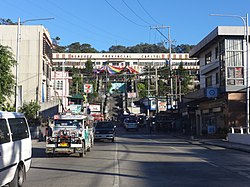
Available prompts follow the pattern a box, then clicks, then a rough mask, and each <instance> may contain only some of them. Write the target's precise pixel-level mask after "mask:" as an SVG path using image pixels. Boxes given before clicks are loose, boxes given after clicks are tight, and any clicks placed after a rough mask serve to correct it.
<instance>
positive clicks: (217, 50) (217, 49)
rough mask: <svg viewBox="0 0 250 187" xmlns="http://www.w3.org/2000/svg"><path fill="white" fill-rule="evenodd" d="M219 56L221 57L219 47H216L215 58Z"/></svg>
mask: <svg viewBox="0 0 250 187" xmlns="http://www.w3.org/2000/svg"><path fill="white" fill-rule="evenodd" d="M218 57H219V48H218V47H216V48H215V59H218Z"/></svg>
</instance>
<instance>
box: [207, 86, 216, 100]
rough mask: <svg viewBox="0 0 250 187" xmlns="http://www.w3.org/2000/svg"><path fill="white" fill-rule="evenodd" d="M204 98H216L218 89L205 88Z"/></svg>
mask: <svg viewBox="0 0 250 187" xmlns="http://www.w3.org/2000/svg"><path fill="white" fill-rule="evenodd" d="M206 96H207V97H208V98H214V97H218V89H217V88H207V89H206Z"/></svg>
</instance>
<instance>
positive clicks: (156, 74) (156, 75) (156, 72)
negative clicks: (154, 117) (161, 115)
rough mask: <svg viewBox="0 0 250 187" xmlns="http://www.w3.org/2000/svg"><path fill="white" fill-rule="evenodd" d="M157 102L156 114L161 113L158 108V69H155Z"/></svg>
mask: <svg viewBox="0 0 250 187" xmlns="http://www.w3.org/2000/svg"><path fill="white" fill-rule="evenodd" d="M155 102H156V114H157V113H158V112H159V108H158V107H159V106H158V69H157V66H156V67H155Z"/></svg>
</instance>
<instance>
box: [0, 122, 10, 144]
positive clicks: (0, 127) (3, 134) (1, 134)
mask: <svg viewBox="0 0 250 187" xmlns="http://www.w3.org/2000/svg"><path fill="white" fill-rule="evenodd" d="M7 142H10V133H9V130H8V127H7V122H6V120H5V119H0V144H4V143H7Z"/></svg>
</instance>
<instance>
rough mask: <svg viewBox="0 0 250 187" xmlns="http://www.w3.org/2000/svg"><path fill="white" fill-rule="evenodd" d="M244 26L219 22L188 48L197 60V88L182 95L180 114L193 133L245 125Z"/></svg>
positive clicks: (245, 67) (211, 132) (198, 133)
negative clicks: (222, 24) (199, 40)
mask: <svg viewBox="0 0 250 187" xmlns="http://www.w3.org/2000/svg"><path fill="white" fill-rule="evenodd" d="M244 33H245V30H244V27H236V26H218V27H217V28H215V29H214V30H213V31H212V32H211V33H209V34H208V35H207V36H206V37H205V38H204V39H203V40H201V42H199V43H198V44H197V45H196V46H195V47H194V48H193V49H192V50H191V51H190V53H189V54H190V57H191V58H198V59H199V61H200V73H199V74H200V90H198V91H196V92H193V93H190V94H188V95H186V96H184V98H183V103H181V105H182V110H181V113H182V116H183V121H186V123H184V124H183V126H184V128H185V130H186V132H188V133H191V134H192V135H206V134H220V133H223V132H226V131H227V130H228V129H229V127H232V126H246V85H247V82H246V81H247V73H246V72H247V65H246V62H247V60H246V56H247V55H246V40H245V37H244V36H245V35H244Z"/></svg>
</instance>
